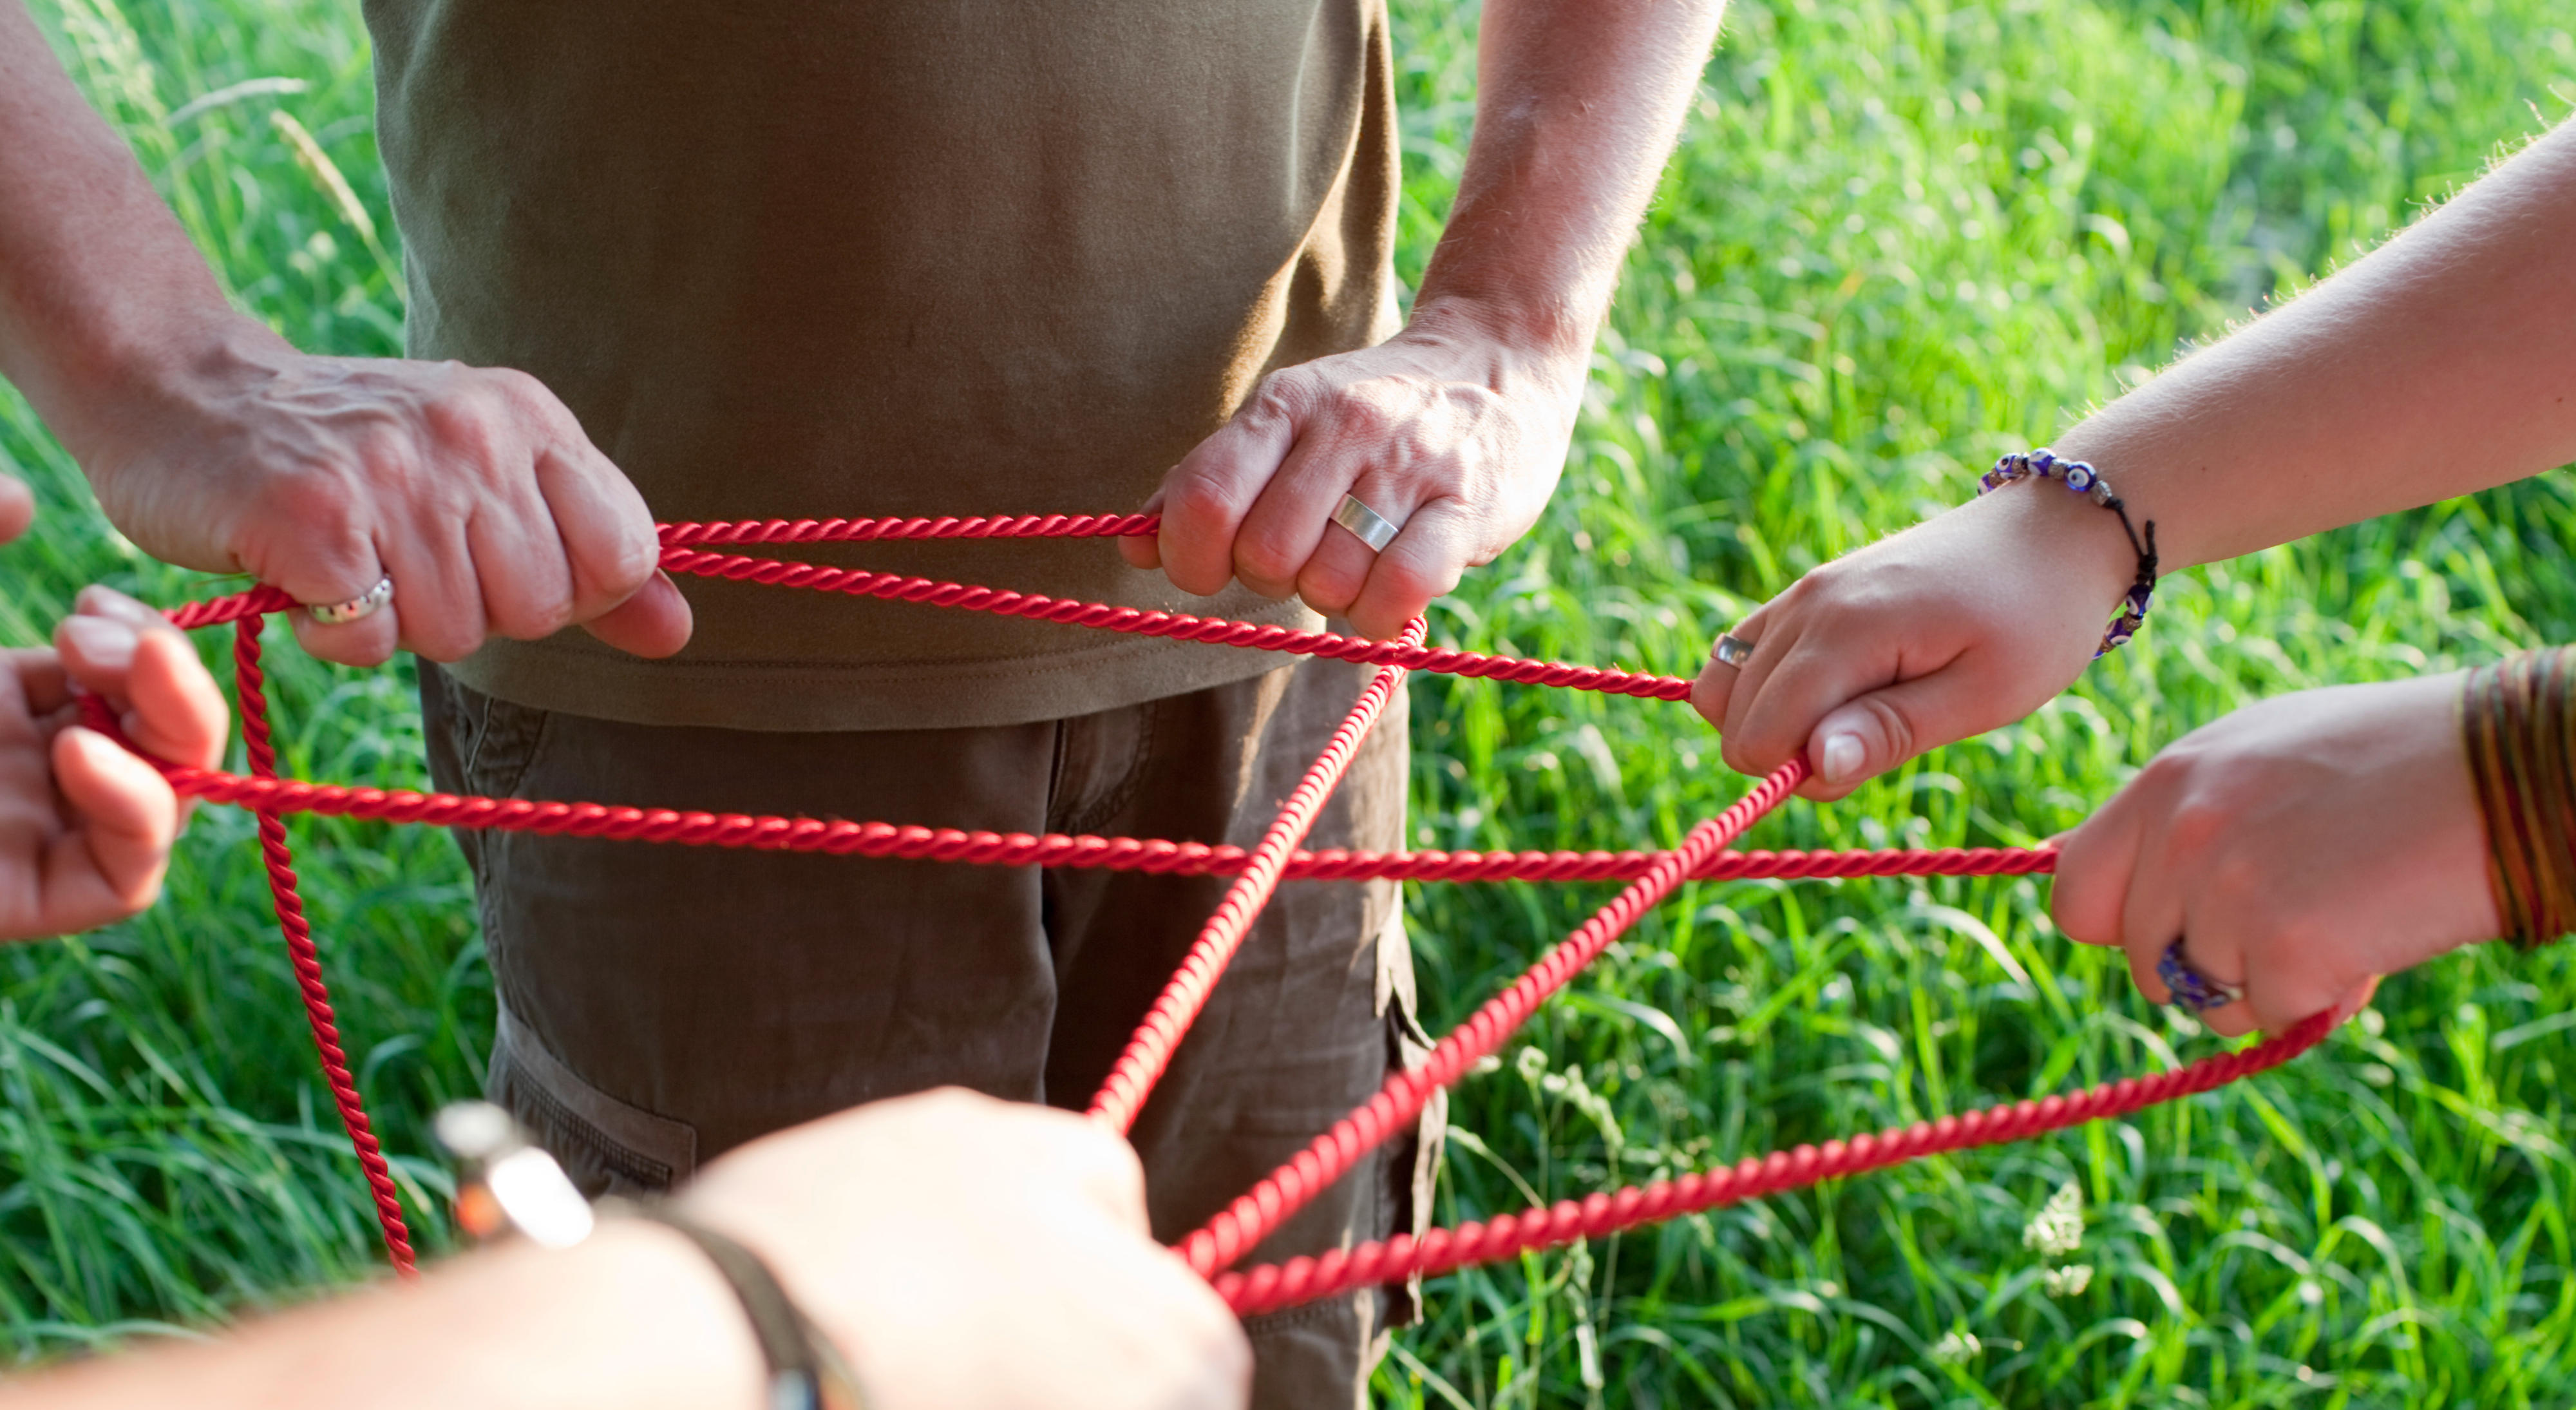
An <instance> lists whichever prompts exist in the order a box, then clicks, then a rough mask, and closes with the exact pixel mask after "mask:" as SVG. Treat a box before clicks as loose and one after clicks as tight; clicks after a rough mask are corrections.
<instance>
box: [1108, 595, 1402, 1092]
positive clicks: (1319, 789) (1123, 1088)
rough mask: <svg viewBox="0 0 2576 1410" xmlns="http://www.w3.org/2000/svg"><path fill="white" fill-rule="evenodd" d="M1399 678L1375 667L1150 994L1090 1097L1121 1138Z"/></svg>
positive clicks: (1397, 671)
mask: <svg viewBox="0 0 2576 1410" xmlns="http://www.w3.org/2000/svg"><path fill="white" fill-rule="evenodd" d="M1422 631H1423V623H1422V619H1421V618H1420V617H1416V618H1414V619H1413V620H1412V621H1411V622H1410V623H1408V624H1407V625H1406V626H1405V629H1404V638H1403V641H1404V644H1405V645H1407V646H1415V645H1419V644H1420V643H1421V641H1422ZM1404 677H1405V670H1404V668H1403V667H1402V666H1382V667H1380V668H1378V673H1377V674H1376V675H1375V676H1374V677H1372V678H1371V679H1370V680H1369V683H1368V688H1367V689H1365V690H1362V691H1361V692H1360V698H1359V700H1358V702H1357V703H1356V704H1354V705H1352V706H1351V712H1350V713H1349V714H1348V715H1345V716H1344V717H1343V718H1342V723H1341V725H1340V726H1339V727H1338V728H1336V729H1335V730H1334V731H1333V737H1332V738H1331V739H1329V740H1327V741H1325V744H1324V752H1323V753H1321V754H1318V755H1316V756H1315V762H1314V763H1313V764H1311V765H1309V766H1307V769H1306V776H1305V777H1304V778H1301V779H1299V780H1297V786H1296V787H1295V788H1294V789H1292V790H1290V791H1289V794H1288V801H1287V802H1285V803H1282V804H1280V805H1279V815H1278V816H1277V817H1275V818H1272V819H1271V820H1270V827H1269V829H1268V830H1267V831H1265V832H1263V833H1262V834H1261V842H1260V844H1259V845H1258V846H1256V847H1254V848H1253V849H1252V855H1251V857H1250V858H1249V859H1247V860H1246V861H1245V863H1244V867H1243V873H1242V875H1240V876H1238V877H1236V878H1235V882H1234V885H1232V886H1230V887H1227V888H1226V892H1225V899H1224V900H1222V901H1219V902H1218V903H1217V908H1216V914H1214V915H1212V916H1210V917H1208V923H1207V925H1206V927H1205V928H1204V929H1202V930H1200V931H1199V937H1198V940H1197V941H1196V942H1195V943H1193V944H1192V945H1191V946H1190V951H1189V953H1188V954H1187V955H1185V956H1183V957H1182V958H1181V967H1180V969H1179V970H1178V971H1177V972H1175V973H1174V974H1173V975H1172V978H1171V982H1170V983H1168V984H1166V985H1164V986H1163V992H1162V993H1161V994H1159V995H1157V996H1155V999H1154V1005H1153V1007H1152V1008H1150V1009H1148V1010H1146V1011H1145V1020H1144V1022H1143V1023H1141V1024H1139V1025H1137V1028H1136V1032H1135V1036H1133V1037H1131V1038H1129V1039H1128V1040H1127V1049H1126V1051H1124V1052H1122V1053H1120V1054H1119V1055H1118V1061H1117V1062H1116V1063H1115V1064H1113V1065H1112V1066H1111V1067H1110V1069H1109V1077H1108V1079H1107V1080H1106V1081H1104V1082H1102V1083H1101V1084H1100V1091H1099V1092H1098V1093H1097V1094H1095V1095H1094V1096H1093V1097H1092V1099H1091V1111H1090V1116H1091V1118H1092V1119H1093V1120H1095V1121H1099V1122H1101V1123H1103V1124H1104V1125H1106V1126H1108V1127H1109V1129H1110V1130H1112V1131H1115V1132H1117V1133H1118V1134H1119V1135H1122V1136H1124V1135H1126V1134H1127V1133H1128V1131H1129V1130H1131V1129H1133V1128H1134V1127H1135V1125H1136V1116H1137V1114H1138V1113H1139V1112H1142V1111H1143V1110H1144V1109H1145V1099H1146V1098H1147V1097H1149V1096H1151V1095H1153V1091H1154V1084H1155V1083H1156V1082H1159V1081H1161V1080H1162V1077H1163V1071H1164V1069H1165V1068H1167V1067H1169V1066H1170V1065H1171V1061H1172V1054H1173V1053H1174V1052H1176V1051H1178V1050H1179V1048H1180V1046H1181V1039H1182V1038H1184V1037H1186V1036H1188V1034H1189V1031H1190V1025H1191V1024H1192V1023H1195V1022H1197V1021H1198V1016H1199V1012H1200V1011H1201V1010H1202V1009H1205V1008H1206V1007H1207V1001H1208V995H1209V994H1211V993H1213V992H1215V990H1216V981H1217V977H1218V976H1219V975H1222V974H1224V973H1225V967H1226V966H1227V965H1228V964H1230V963H1232V962H1233V960H1234V952H1235V951H1236V950H1239V949H1241V948H1242V947H1243V939H1244V937H1245V936H1247V935H1249V934H1251V933H1252V922H1253V921H1254V920H1255V919H1257V918H1258V917H1259V916H1260V914H1261V908H1262V907H1264V906H1267V905H1269V904H1270V896H1271V893H1272V892H1275V891H1277V890H1278V889H1279V880H1280V877H1281V876H1282V874H1284V873H1285V872H1286V871H1287V869H1288V854H1289V853H1290V852H1292V851H1294V850H1296V847H1297V844H1298V843H1300V842H1303V841H1305V840H1306V834H1307V833H1309V832H1311V831H1313V830H1314V827H1315V817H1316V815H1317V814H1318V813H1321V812H1322V811H1323V810H1324V800H1325V799H1326V798H1329V797H1331V796H1332V792H1333V789H1334V788H1335V787H1337V786H1338V785H1339V784H1340V783H1341V781H1342V775H1343V774H1344V773H1346V772H1348V771H1349V770H1350V766H1351V757H1352V756H1353V755H1355V754H1357V753H1358V752H1359V747H1360V741H1361V740H1363V739H1366V738H1368V732H1369V731H1370V730H1371V729H1372V728H1375V727H1376V725H1377V719H1378V716H1379V715H1380V714H1382V713H1384V712H1385V710H1386V702H1387V701H1389V700H1391V699H1393V698H1394V696H1395V693H1396V692H1397V691H1398V690H1401V689H1403V687H1404Z"/></svg>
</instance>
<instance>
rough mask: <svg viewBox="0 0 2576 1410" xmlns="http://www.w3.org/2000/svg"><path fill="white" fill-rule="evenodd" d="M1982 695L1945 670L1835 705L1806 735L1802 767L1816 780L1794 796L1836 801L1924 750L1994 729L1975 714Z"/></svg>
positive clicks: (1961, 674)
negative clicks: (1810, 769)
mask: <svg viewBox="0 0 2576 1410" xmlns="http://www.w3.org/2000/svg"><path fill="white" fill-rule="evenodd" d="M1985 694H1986V693H1985V692H1983V691H1980V690H1979V689H1978V688H1977V685H1976V683H1975V682H1974V681H1973V680H1972V679H1971V678H1970V676H1969V674H1968V673H1967V672H1965V671H1961V670H1959V669H1957V668H1955V667H1952V668H1948V669H1944V670H1939V671H1935V672H1933V673H1932V674H1930V675H1928V676H1917V677H1916V678H1914V679H1913V680H1909V681H1899V682H1897V683H1896V684H1894V685H1890V686H1882V687H1880V688H1879V689H1877V690H1873V691H1871V692H1870V693H1868V694H1867V695H1863V696H1859V697H1856V698H1854V699H1852V700H1847V701H1845V702H1843V703H1842V704H1840V705H1837V706H1835V707H1834V708H1833V710H1832V711H1830V712H1828V713H1827V714H1826V716H1825V717H1824V718H1823V719H1821V720H1818V721H1817V722H1816V727H1815V729H1814V730H1813V731H1812V732H1810V733H1809V734H1808V736H1807V762H1808V763H1809V764H1811V765H1813V766H1814V768H1815V771H1816V776H1815V778H1814V779H1813V780H1811V781H1810V782H1809V783H1808V784H1807V786H1806V787H1804V788H1801V789H1799V790H1798V791H1799V792H1800V793H1802V794H1805V795H1806V796H1807V797H1809V798H1815V799H1833V798H1840V797H1842V796H1843V795H1844V794H1846V793H1849V792H1851V791H1852V790H1853V789H1855V788H1858V787H1860V786H1861V784H1863V783H1865V782H1867V781H1868V780H1870V779H1872V778H1875V777H1877V776H1878V775H1880V774H1883V773H1885V772H1887V771H1888V770H1889V769H1892V768H1895V767H1896V766H1897V765H1899V764H1902V763H1904V762H1905V761H1906V760H1908V759H1911V758H1913V757H1914V756H1915V755H1917V754H1920V753H1922V752H1923V751H1924V750H1926V749H1933V748H1937V747H1939V746H1941V745H1944V744H1948V743H1950V742H1951V741H1952V740H1956V739H1963V738H1965V737H1967V736H1968V735H1971V734H1974V733H1976V732H1977V731H1978V730H1981V729H1985V728H1988V727H1990V726H1991V725H1995V724H2000V723H2002V721H2000V720H1988V719H1985V718H1984V717H1983V716H1984V712H1981V711H1979V709H1978V708H1977V706H1978V702H1979V701H1980V700H1981V699H1983V698H1985Z"/></svg>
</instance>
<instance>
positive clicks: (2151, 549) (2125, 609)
mask: <svg viewBox="0 0 2576 1410" xmlns="http://www.w3.org/2000/svg"><path fill="white" fill-rule="evenodd" d="M2033 475H2036V476H2038V477H2039V478H2041V479H2043V480H2055V481H2057V482H2059V483H2060V484H2063V485H2064V486H2066V488H2068V489H2070V490H2072V491H2074V492H2075V493H2077V494H2080V495H2082V496H2084V497H2085V498H2086V499H2089V500H2091V501H2093V502H2094V503H2095V504H2098V505H2100V506H2102V507H2103V508H2104V509H2108V510H2110V511H2111V512H2112V513H2114V514H2117V515H2119V516H2120V529H2121V531H2122V532H2123V533H2126V534H2127V535H2128V536H2129V547H2131V548H2133V549H2135V550H2137V554H2138V576H2137V580H2136V581H2134V582H2132V583H2130V584H2129V591H2128V594H2127V595H2126V596H2124V597H2122V598H2121V599H2120V610H2119V611H2118V612H2117V613H2114V614H2113V615H2112V618H2111V625H2110V628H2109V629H2108V630H2106V631H2104V632H2103V633H2102V644H2101V645H2100V646H2099V647H2096V648H2095V649H2094V652H2093V658H2094V659H2095V660H2097V661H2098V660H2100V659H2101V658H2102V657H2103V656H2105V655H2107V654H2108V653H2109V652H2110V651H2111V650H2112V649H2113V648H2114V647H2117V646H2120V645H2122V644H2124V643H2125V642H2127V641H2128V639H2129V638H2130V637H2133V636H2136V635H2137V634H2138V628H2140V627H2143V626H2145V625H2146V624H2147V604H2148V603H2149V602H2150V601H2152V600H2153V599H2154V598H2155V595H2156V521H2155V520H2153V519H2150V520H2148V521H2147V532H2146V535H2145V536H2144V537H2143V538H2141V537H2140V536H2139V534H2138V529H2137V526H2136V525H2134V524H2132V523H2130V522H2129V506H2128V505H2127V504H2126V503H2125V502H2123V501H2122V500H2121V498H2120V497H2119V496H2118V495H2116V494H2113V493H2111V484H2110V482H2109V481H2108V480H2105V479H2103V478H2102V472H2101V471H2099V470H2096V469H2094V468H2093V467H2092V466H2090V465H2087V464H2085V463H2084V462H2083V461H2081V460H2060V459H2058V458H2057V454H2056V452H2054V451H2051V450H2049V449H2048V448H2046V447H2045V446H2043V447H2041V448H2040V449H2038V450H2017V451H2014V452H2013V453H2012V454H2010V455H2007V456H2005V457H2003V458H2002V459H2000V460H1997V461H1996V462H1995V468H1994V469H1992V470H1989V471H1987V472H1986V473H1985V474H1984V475H1982V476H1980V477H1979V478H1978V480H1977V493H1979V494H1981V495H1982V494H1990V493H1992V492H1993V491H1996V490H1999V489H2002V488H2003V487H2004V486H2006V485H2009V484H2011V483H2013V482H2014V481H2016V480H2027V479H2029V478H2030V477H2031V476H2033Z"/></svg>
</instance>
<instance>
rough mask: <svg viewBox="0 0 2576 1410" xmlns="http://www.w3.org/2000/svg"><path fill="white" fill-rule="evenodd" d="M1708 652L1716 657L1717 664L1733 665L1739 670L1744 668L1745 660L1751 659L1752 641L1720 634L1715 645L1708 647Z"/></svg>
mask: <svg viewBox="0 0 2576 1410" xmlns="http://www.w3.org/2000/svg"><path fill="white" fill-rule="evenodd" d="M1708 654H1709V655H1710V656H1713V657H1715V658H1716V659H1717V664H1719V665H1721V666H1733V667H1735V668H1736V669H1737V670H1739V671H1740V670H1742V669H1744V663H1745V662H1747V661H1750V660H1752V659H1753V643H1751V642H1749V641H1746V640H1745V639H1744V638H1742V637H1740V636H1735V635H1732V634H1728V635H1721V636H1720V637H1718V639H1717V645H1715V646H1713V647H1710V648H1709V652H1708Z"/></svg>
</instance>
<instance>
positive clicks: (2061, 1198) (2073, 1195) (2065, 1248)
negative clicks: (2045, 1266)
mask: <svg viewBox="0 0 2576 1410" xmlns="http://www.w3.org/2000/svg"><path fill="white" fill-rule="evenodd" d="M2021 1246H2022V1247H2023V1248H2027V1249H2036V1250H2038V1251H2039V1255H2040V1257H2042V1258H2064V1257H2066V1256H2068V1255H2069V1254H2072V1253H2074V1252H2075V1251H2076V1250H2077V1249H2079V1248H2082V1247H2084V1192H2083V1191H2082V1190H2080V1189H2078V1188H2076V1185H2075V1182H2074V1181H2072V1180H2069V1181H2067V1182H2066V1183H2065V1184H2063V1185H2060V1186H2058V1187H2057V1193H2055V1194H2053V1195H2050V1196H2049V1197H2048V1203H2047V1204H2045V1205H2042V1206H2041V1207H2040V1211H2039V1213H2038V1214H2037V1215H2035V1216H2033V1217H2032V1219H2031V1221H2030V1222H2029V1223H2028V1224H2025V1225H2023V1226H2022V1230H2021Z"/></svg>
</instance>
